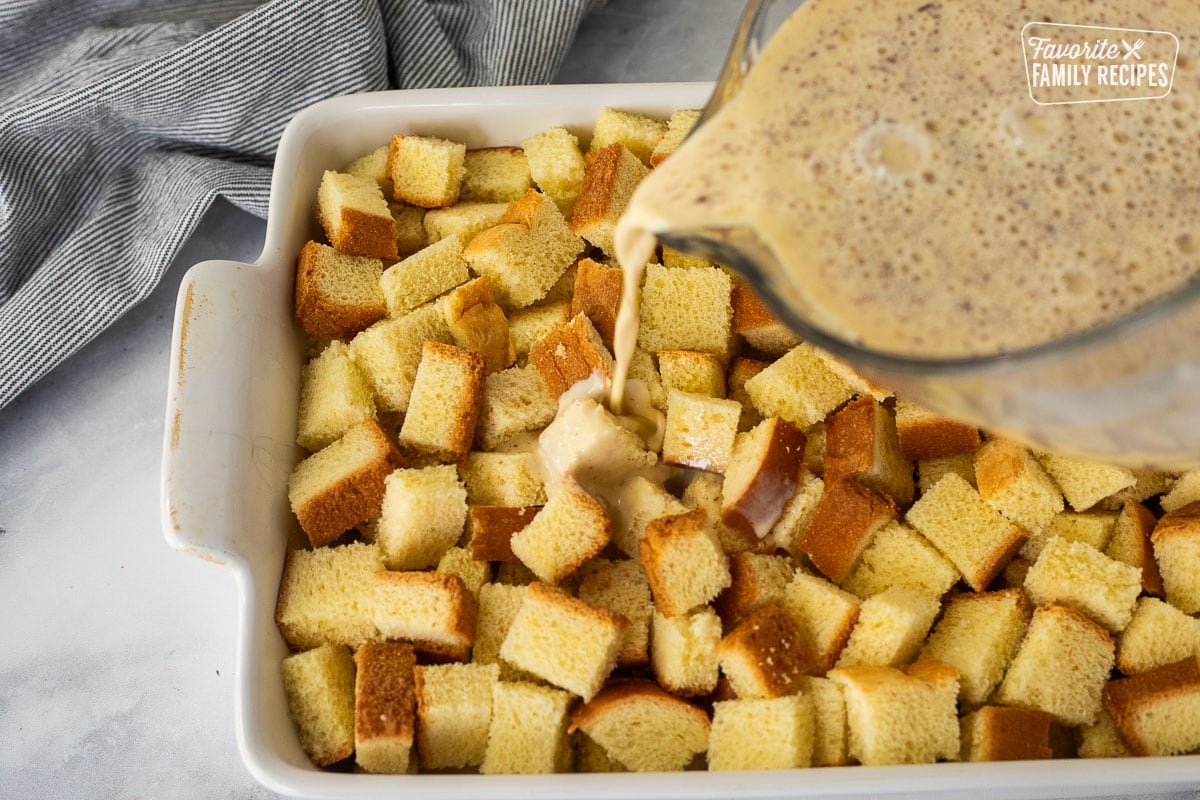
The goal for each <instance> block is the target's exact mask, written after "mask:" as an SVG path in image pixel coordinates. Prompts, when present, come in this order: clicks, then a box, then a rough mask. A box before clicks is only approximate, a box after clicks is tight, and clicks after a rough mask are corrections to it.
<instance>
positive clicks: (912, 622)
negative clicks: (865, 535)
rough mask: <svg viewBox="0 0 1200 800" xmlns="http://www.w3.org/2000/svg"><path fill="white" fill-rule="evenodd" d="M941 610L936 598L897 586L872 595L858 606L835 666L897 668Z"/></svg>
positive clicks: (914, 651)
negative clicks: (855, 616)
mask: <svg viewBox="0 0 1200 800" xmlns="http://www.w3.org/2000/svg"><path fill="white" fill-rule="evenodd" d="M940 610H941V603H939V602H938V598H936V597H931V596H930V595H928V594H925V593H920V592H914V591H911V590H909V589H906V588H904V587H900V586H893V587H892V588H890V589H885V590H884V591H882V592H880V593H879V594H875V595H871V596H870V597H868V598H867V599H866V600H864V601H863V603H862V606H861V607H860V609H859V613H858V621H857V623H856V624H855V625H854V629H853V630H852V631H850V638H849V639H848V640H847V641H846V646H845V647H844V648H842V653H841V655H840V656H839V657H838V660H837V666H838V667H853V666H858V665H860V664H875V665H883V666H889V667H898V666H901V665H902V664H907V663H909V662H910V661H912V660H913V658H914V657H915V656H916V655H917V651H918V650H920V648H921V643H922V642H923V641H924V639H925V635H926V634H927V633H929V629H930V628H931V627H932V626H933V620H934V618H935V617H937V615H938V612H939V611H940Z"/></svg>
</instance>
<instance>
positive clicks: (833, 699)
mask: <svg viewBox="0 0 1200 800" xmlns="http://www.w3.org/2000/svg"><path fill="white" fill-rule="evenodd" d="M800 694H801V695H802V696H805V697H809V698H811V700H812V704H813V712H814V713H813V755H812V766H814V767H838V766H842V765H844V764H848V763H849V759H848V758H847V757H846V701H845V700H843V699H842V688H841V687H840V686H839V685H838V684H837V683H836V682H835V681H831V680H829V679H828V678H817V677H811V676H809V677H805V678H801V679H800Z"/></svg>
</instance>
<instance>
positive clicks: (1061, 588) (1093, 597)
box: [1024, 536, 1142, 633]
mask: <svg viewBox="0 0 1200 800" xmlns="http://www.w3.org/2000/svg"><path fill="white" fill-rule="evenodd" d="M1024 588H1025V593H1026V594H1027V595H1029V599H1030V600H1031V601H1032V602H1033V603H1034V604H1035V605H1045V604H1047V603H1057V604H1059V605H1063V606H1066V607H1068V608H1073V609H1075V610H1076V611H1080V612H1082V613H1084V614H1087V615H1088V616H1089V617H1091V618H1092V619H1093V620H1095V621H1096V622H1099V623H1100V624H1101V625H1103V626H1104V627H1105V628H1107V629H1108V630H1109V631H1110V632H1111V633H1116V632H1118V631H1120V630H1122V629H1123V628H1124V627H1125V626H1126V625H1128V624H1129V620H1130V618H1131V617H1132V616H1133V608H1134V605H1135V604H1136V603H1137V599H1138V595H1139V594H1141V591H1142V576H1141V574H1140V573H1139V572H1138V569H1137V568H1136V567H1131V566H1129V565H1128V564H1122V563H1121V562H1120V561H1114V560H1113V559H1111V558H1109V557H1108V556H1106V555H1104V554H1103V553H1101V552H1100V551H1098V550H1096V549H1095V548H1093V547H1090V546H1088V545H1086V544H1084V543H1083V542H1071V541H1067V540H1066V539H1063V538H1061V537H1057V536H1056V537H1054V538H1053V539H1051V540H1050V541H1049V542H1048V543H1047V544H1046V546H1045V547H1044V548H1043V549H1042V553H1041V555H1039V556H1038V559H1037V561H1035V562H1034V563H1033V566H1032V567H1030V568H1029V572H1028V573H1027V574H1026V576H1025V583H1024Z"/></svg>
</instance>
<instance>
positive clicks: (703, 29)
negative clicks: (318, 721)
mask: <svg viewBox="0 0 1200 800" xmlns="http://www.w3.org/2000/svg"><path fill="white" fill-rule="evenodd" d="M741 7H742V2H741V0H685V1H682V2H668V0H651V2H646V1H645V0H609V3H608V5H607V6H606V7H605V8H604V9H603V10H602V11H600V12H598V13H596V14H594V15H593V16H592V17H590V18H589V19H588V20H587V21H586V22H585V24H584V26H583V29H582V30H581V32H580V34H579V36H578V38H577V40H576V42H575V44H574V46H573V48H572V50H571V52H570V54H569V56H568V59H567V62H566V63H565V64H564V66H563V67H562V70H561V71H560V73H559V74H558V76H557V78H556V82H558V83H608V82H651V81H693V80H711V79H714V78H715V77H716V75H717V72H718V70H719V68H720V65H721V63H722V61H723V58H724V55H725V51H726V48H727V42H728V40H729V37H730V33H731V32H732V30H733V27H734V23H735V22H736V19H737V16H738V14H739V13H740V11H741ZM264 227H265V226H264V223H263V221H262V220H260V219H257V218H255V217H253V216H250V215H248V214H245V213H243V212H241V211H239V210H237V209H235V208H234V207H232V206H231V205H229V204H226V203H224V202H218V203H216V204H215V205H214V206H213V208H212V209H211V211H210V212H209V214H208V215H207V216H206V217H205V218H204V220H203V222H202V223H201V225H200V227H199V229H198V230H197V231H196V233H195V235H194V236H193V237H192V238H191V240H190V241H189V242H188V243H187V245H186V246H185V247H184V249H183V251H182V252H181V253H180V255H179V257H178V258H177V259H176V261H175V263H174V265H173V266H172V267H171V269H170V270H169V271H168V272H167V274H166V276H165V278H164V279H163V281H162V283H161V285H160V286H159V287H158V289H157V290H156V291H155V292H154V293H153V294H152V295H151V296H150V297H149V298H148V299H147V300H146V301H144V302H143V303H142V304H140V305H139V306H137V307H136V308H135V309H134V310H133V311H131V312H130V313H129V314H127V315H126V316H125V317H124V318H122V319H121V320H120V321H119V322H118V323H117V324H115V325H114V326H113V327H112V328H111V329H109V330H108V331H106V332H105V333H103V334H102V335H100V336H99V337H98V338H97V339H95V340H94V341H92V342H91V343H90V344H89V345H88V346H87V347H85V348H84V349H83V350H82V351H80V352H79V353H77V354H75V355H74V356H72V357H71V358H70V359H69V360H67V361H66V362H65V363H64V364H62V365H61V366H60V367H58V368H57V369H56V370H54V371H53V372H52V373H51V374H50V375H48V376H47V377H46V378H44V379H43V380H42V381H40V382H39V383H38V384H36V385H35V386H34V387H32V388H31V389H30V390H28V391H27V392H26V393H25V394H23V395H22V396H21V397H19V398H18V399H17V400H16V401H15V402H13V403H12V404H11V405H10V406H8V407H7V408H5V409H3V410H0V608H2V609H3V610H4V612H5V621H4V624H3V631H4V633H3V634H0V643H2V644H0V798H9V797H11V798H43V797H44V798H59V797H62V798H67V797H104V798H108V797H113V798H118V797H120V798H154V799H155V800H171V798H200V797H203V798H265V797H273V796H274V795H273V794H272V793H270V792H268V791H266V790H265V789H263V788H262V787H260V786H258V785H257V784H256V783H255V781H254V779H253V778H252V777H251V776H250V774H249V773H248V772H247V771H246V769H245V768H244V767H243V765H242V762H241V760H240V758H239V755H238V752H237V747H236V743H235V741H234V729H233V708H234V700H233V685H234V682H233V670H234V669H235V663H236V662H235V653H234V645H235V631H234V615H235V605H236V602H235V601H236V598H235V587H234V584H233V581H232V580H231V578H230V576H229V574H228V573H227V572H226V571H225V570H223V569H221V568H219V567H217V566H214V565H213V564H210V563H207V562H204V561H201V560H198V559H195V558H189V557H187V556H185V555H183V554H181V553H177V552H175V551H173V550H172V549H171V548H170V547H168V546H167V544H166V543H165V542H164V540H163V536H162V532H161V528H160V522H159V520H160V512H159V465H160V458H161V449H162V437H163V416H164V409H165V403H166V388H167V387H166V384H167V368H168V351H169V348H170V336H171V324H172V317H173V314H174V305H175V296H176V292H177V289H178V286H179V281H180V278H181V277H182V275H183V273H184V272H185V271H186V269H187V268H188V267H189V266H191V265H192V264H194V263H196V262H198V261H203V260H206V259H211V258H226V259H234V260H244V261H253V260H254V259H255V258H256V257H257V255H258V252H259V249H260V248H261V246H262V240H263V234H264ZM1196 796H1197V795H1196V794H1195V793H1183V794H1177V795H1173V796H1172V797H1177V798H1184V797H1193V798H1194V797H1196ZM1163 797H1165V796H1163Z"/></svg>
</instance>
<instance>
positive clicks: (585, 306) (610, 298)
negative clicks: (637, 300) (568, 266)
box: [571, 258, 622, 348]
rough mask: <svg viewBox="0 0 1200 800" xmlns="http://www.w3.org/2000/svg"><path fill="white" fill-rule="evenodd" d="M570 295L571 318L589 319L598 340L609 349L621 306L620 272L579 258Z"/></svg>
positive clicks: (614, 268)
mask: <svg viewBox="0 0 1200 800" xmlns="http://www.w3.org/2000/svg"><path fill="white" fill-rule="evenodd" d="M576 269H577V272H576V273H575V286H574V289H573V291H572V294H571V316H572V317H574V316H576V315H577V314H583V315H585V316H586V317H587V318H588V319H589V320H591V322H592V325H593V326H594V327H595V328H596V332H597V333H599V334H600V340H601V341H602V342H604V344H605V346H606V347H609V348H611V347H612V343H613V332H614V330H615V329H616V326H617V309H618V307H619V306H620V304H621V286H622V275H621V270H619V269H617V268H616V267H609V266H605V265H604V264H601V263H599V262H598V261H593V260H592V259H590V258H581V259H579V262H578V267H577V268H576Z"/></svg>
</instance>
